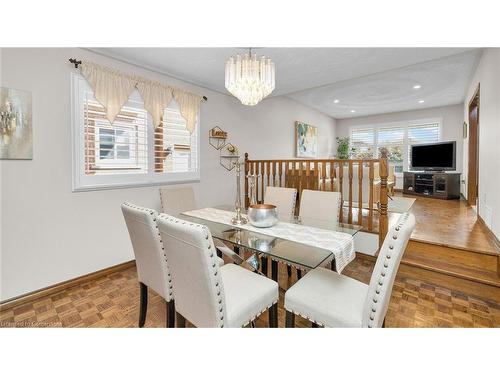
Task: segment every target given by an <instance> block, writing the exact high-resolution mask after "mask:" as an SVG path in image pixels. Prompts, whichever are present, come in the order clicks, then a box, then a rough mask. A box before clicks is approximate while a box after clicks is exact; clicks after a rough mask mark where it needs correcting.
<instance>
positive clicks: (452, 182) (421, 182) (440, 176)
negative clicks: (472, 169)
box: [403, 172, 460, 199]
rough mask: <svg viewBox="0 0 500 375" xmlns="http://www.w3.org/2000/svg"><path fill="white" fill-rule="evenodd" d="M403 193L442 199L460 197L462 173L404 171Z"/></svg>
mask: <svg viewBox="0 0 500 375" xmlns="http://www.w3.org/2000/svg"><path fill="white" fill-rule="evenodd" d="M403 193H404V194H413V195H421V196H427V197H431V198H440V199H459V198H460V173H458V172H447V173H445V172H404V173H403Z"/></svg>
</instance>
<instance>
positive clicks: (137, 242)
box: [122, 202, 175, 327]
mask: <svg viewBox="0 0 500 375" xmlns="http://www.w3.org/2000/svg"><path fill="white" fill-rule="evenodd" d="M122 212H123V217H124V218H125V223H126V224H127V229H128V232H129V235H130V240H131V242H132V247H133V249H134V255H135V262H136V267H137V278H138V279H139V285H140V308H139V309H140V313H139V327H142V326H144V323H145V322H146V313H147V309H148V287H149V288H151V289H153V290H154V291H155V292H156V293H158V294H159V295H160V296H162V297H163V299H165V301H166V302H167V327H173V326H174V322H175V307H174V298H173V294H172V279H171V277H170V271H169V269H168V265H167V261H166V259H165V255H164V253H163V244H162V242H161V238H160V232H159V231H158V226H157V224H156V220H157V213H156V211H155V210H151V209H148V208H143V207H139V206H135V205H133V204H130V203H127V202H125V203H123V204H122Z"/></svg>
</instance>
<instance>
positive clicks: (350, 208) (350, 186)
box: [347, 160, 353, 224]
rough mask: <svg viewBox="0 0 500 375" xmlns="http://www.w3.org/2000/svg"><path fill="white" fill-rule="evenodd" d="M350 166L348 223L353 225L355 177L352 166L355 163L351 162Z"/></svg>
mask: <svg viewBox="0 0 500 375" xmlns="http://www.w3.org/2000/svg"><path fill="white" fill-rule="evenodd" d="M348 164H349V175H348V177H349V212H348V214H347V222H348V223H349V224H352V177H353V173H352V164H353V161H352V160H349V161H348Z"/></svg>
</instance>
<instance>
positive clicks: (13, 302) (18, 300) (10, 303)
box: [0, 260, 135, 311]
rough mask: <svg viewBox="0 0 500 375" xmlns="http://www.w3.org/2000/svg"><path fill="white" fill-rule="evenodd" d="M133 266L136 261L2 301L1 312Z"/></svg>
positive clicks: (0, 304)
mask: <svg viewBox="0 0 500 375" xmlns="http://www.w3.org/2000/svg"><path fill="white" fill-rule="evenodd" d="M133 266H135V260H129V261H128V262H125V263H120V264H117V265H115V266H111V267H108V268H104V269H102V270H99V271H96V272H92V273H89V274H86V275H82V276H79V277H75V278H74V279H70V280H67V281H63V282H60V283H57V284H54V285H51V286H48V287H45V288H42V289H38V290H35V291H33V292H29V293H26V294H23V295H20V296H18V297H13V298H10V299H7V300H5V301H2V303H0V311H3V310H7V309H10V308H12V307H15V306H19V305H22V304H24V303H27V302H31V301H34V300H36V299H38V298H42V297H45V296H47V295H49V294H54V293H57V292H60V291H61V290H64V289H67V288H71V287H72V286H75V285H78V284H81V283H84V282H88V281H92V280H95V279H98V278H100V277H103V276H106V275H108V274H110V273H114V272H118V271H121V270H124V269H127V268H130V267H133Z"/></svg>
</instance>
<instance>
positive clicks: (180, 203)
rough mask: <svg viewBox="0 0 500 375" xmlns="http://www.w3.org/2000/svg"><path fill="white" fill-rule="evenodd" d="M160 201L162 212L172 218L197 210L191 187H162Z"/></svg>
mask: <svg viewBox="0 0 500 375" xmlns="http://www.w3.org/2000/svg"><path fill="white" fill-rule="evenodd" d="M160 201H161V210H162V212H164V213H166V214H169V215H172V216H179V214H180V213H182V212H185V211H190V210H195V209H196V208H197V207H196V199H195V197H194V191H193V188H192V187H191V186H175V187H162V188H160Z"/></svg>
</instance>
